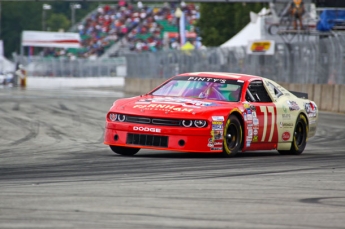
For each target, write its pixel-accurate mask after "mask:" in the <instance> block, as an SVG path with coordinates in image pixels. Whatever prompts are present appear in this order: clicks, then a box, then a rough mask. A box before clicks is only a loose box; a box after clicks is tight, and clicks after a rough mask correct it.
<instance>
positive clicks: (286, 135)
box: [282, 131, 290, 141]
mask: <svg viewBox="0 0 345 229" xmlns="http://www.w3.org/2000/svg"><path fill="white" fill-rule="evenodd" d="M282 139H283V140H284V141H288V140H289V139H290V133H289V132H287V131H285V132H284V133H283V134H282Z"/></svg>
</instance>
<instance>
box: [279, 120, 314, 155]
mask: <svg viewBox="0 0 345 229" xmlns="http://www.w3.org/2000/svg"><path fill="white" fill-rule="evenodd" d="M307 137H308V123H307V119H306V117H305V116H304V115H302V114H300V115H299V117H298V119H297V122H296V127H295V130H294V135H293V139H292V143H291V149H290V150H278V152H279V153H280V154H283V155H299V154H301V153H303V151H304V149H305V147H306V145H307Z"/></svg>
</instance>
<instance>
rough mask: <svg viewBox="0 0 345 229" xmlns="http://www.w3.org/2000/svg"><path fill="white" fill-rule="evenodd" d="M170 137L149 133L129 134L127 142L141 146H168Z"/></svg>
mask: <svg viewBox="0 0 345 229" xmlns="http://www.w3.org/2000/svg"><path fill="white" fill-rule="evenodd" d="M168 141H169V137H167V136H157V135H149V134H132V133H128V134H127V141H126V143H127V144H130V145H141V146H157V147H168Z"/></svg>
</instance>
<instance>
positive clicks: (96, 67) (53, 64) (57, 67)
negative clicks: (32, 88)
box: [14, 56, 126, 77]
mask: <svg viewBox="0 0 345 229" xmlns="http://www.w3.org/2000/svg"><path fill="white" fill-rule="evenodd" d="M14 60H15V62H16V63H21V64H23V65H24V66H25V69H26V70H27V72H28V75H29V76H53V77H101V76H126V59H125V58H124V57H118V58H112V59H102V60H101V59H96V60H89V59H75V60H70V59H68V58H44V57H40V56H31V57H20V56H15V57H14Z"/></svg>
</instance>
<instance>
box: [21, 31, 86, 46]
mask: <svg viewBox="0 0 345 229" xmlns="http://www.w3.org/2000/svg"><path fill="white" fill-rule="evenodd" d="M22 46H32V47H53V48H80V47H81V44H80V36H79V34H78V33H61V32H42V31H23V33H22Z"/></svg>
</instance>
